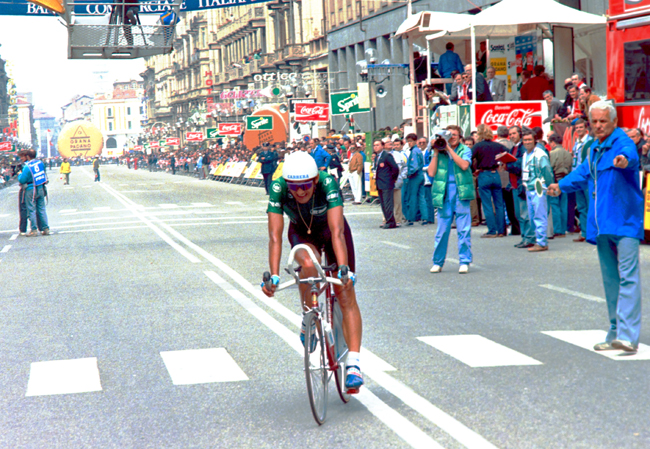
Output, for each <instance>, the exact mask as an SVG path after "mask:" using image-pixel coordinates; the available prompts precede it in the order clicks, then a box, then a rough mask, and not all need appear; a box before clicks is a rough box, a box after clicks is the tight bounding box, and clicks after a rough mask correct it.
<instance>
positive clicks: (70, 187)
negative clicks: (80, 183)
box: [63, 186, 74, 190]
mask: <svg viewBox="0 0 650 449" xmlns="http://www.w3.org/2000/svg"><path fill="white" fill-rule="evenodd" d="M72 189H74V187H72V186H65V187H63V190H72Z"/></svg>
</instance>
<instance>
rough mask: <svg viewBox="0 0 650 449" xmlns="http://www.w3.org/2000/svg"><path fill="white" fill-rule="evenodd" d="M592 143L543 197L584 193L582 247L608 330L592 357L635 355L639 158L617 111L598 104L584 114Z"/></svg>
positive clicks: (638, 322)
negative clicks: (598, 282) (593, 259)
mask: <svg viewBox="0 0 650 449" xmlns="http://www.w3.org/2000/svg"><path fill="white" fill-rule="evenodd" d="M589 119H590V122H591V128H592V130H593V132H594V135H595V138H596V139H597V141H596V142H594V144H593V145H592V146H591V148H590V149H589V152H588V153H587V158H586V160H584V161H583V162H582V164H580V165H579V166H578V167H577V168H576V169H575V170H574V171H572V172H571V173H569V175H568V176H566V177H565V178H564V179H562V180H561V181H560V182H559V185H558V184H551V185H550V186H549V188H548V194H549V195H553V196H557V195H559V194H560V193H561V192H567V193H569V192H575V191H578V190H583V189H585V188H588V200H589V203H590V204H589V212H588V220H587V242H589V243H591V244H595V245H596V246H597V248H598V258H599V259H600V270H601V273H602V275H603V284H604V287H605V297H606V299H607V310H608V312H609V321H610V327H609V332H608V333H607V337H606V339H605V341H604V342H603V343H598V344H596V345H595V346H594V349H595V350H596V351H606V350H611V349H619V350H620V349H622V350H624V351H626V352H629V353H635V352H636V351H637V348H638V346H639V334H640V332H641V274H640V265H639V242H640V240H642V239H643V196H642V194H641V188H640V187H639V174H638V172H639V155H638V153H637V149H636V146H635V145H634V142H632V139H630V138H629V137H628V136H627V134H625V132H624V131H623V130H622V129H620V128H618V127H617V123H618V120H617V118H616V109H615V108H614V107H613V106H612V105H611V104H609V103H607V102H605V101H597V102H596V103H594V104H593V105H592V106H591V108H590V109H589Z"/></svg>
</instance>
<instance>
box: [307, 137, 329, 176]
mask: <svg viewBox="0 0 650 449" xmlns="http://www.w3.org/2000/svg"><path fill="white" fill-rule="evenodd" d="M309 154H311V157H313V158H314V160H315V161H316V166H317V167H318V169H319V170H320V171H326V170H327V168H328V167H329V166H330V160H331V159H332V156H331V155H330V154H329V153H328V152H327V151H325V150H323V147H321V146H320V140H319V139H311V140H310V141H309Z"/></svg>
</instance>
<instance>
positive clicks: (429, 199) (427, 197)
mask: <svg viewBox="0 0 650 449" xmlns="http://www.w3.org/2000/svg"><path fill="white" fill-rule="evenodd" d="M424 202H425V203H427V221H428V222H429V223H435V222H436V210H435V209H434V208H433V196H432V195H431V185H428V186H424Z"/></svg>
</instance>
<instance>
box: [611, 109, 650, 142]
mask: <svg viewBox="0 0 650 449" xmlns="http://www.w3.org/2000/svg"><path fill="white" fill-rule="evenodd" d="M616 112H617V115H618V126H621V127H624V128H639V129H640V130H641V131H643V133H644V134H646V135H648V134H650V106H632V105H630V106H617V108H616Z"/></svg>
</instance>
